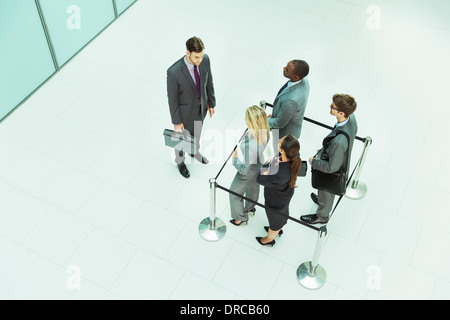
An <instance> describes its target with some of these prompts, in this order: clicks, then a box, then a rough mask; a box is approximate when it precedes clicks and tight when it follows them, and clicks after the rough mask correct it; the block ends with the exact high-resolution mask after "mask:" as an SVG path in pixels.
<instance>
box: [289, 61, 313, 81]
mask: <svg viewBox="0 0 450 320" xmlns="http://www.w3.org/2000/svg"><path fill="white" fill-rule="evenodd" d="M292 64H293V65H294V67H295V69H294V74H295V75H296V76H298V77H299V78H300V79H303V78H304V77H306V76H307V75H308V74H309V65H308V63H307V62H306V61H303V60H292Z"/></svg>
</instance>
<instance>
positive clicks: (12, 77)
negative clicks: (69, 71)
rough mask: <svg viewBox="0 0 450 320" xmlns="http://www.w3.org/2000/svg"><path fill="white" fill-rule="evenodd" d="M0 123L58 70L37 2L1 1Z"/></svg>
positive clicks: (25, 0) (20, 0) (28, 0)
mask: <svg viewBox="0 0 450 320" xmlns="http://www.w3.org/2000/svg"><path fill="white" fill-rule="evenodd" d="M0 48H1V50H0V119H3V118H4V117H5V116H6V115H7V114H8V113H9V112H10V111H11V110H12V109H14V108H15V107H16V106H17V105H19V104H20V103H21V102H22V101H23V100H24V99H25V98H26V97H27V96H29V95H30V94H31V93H32V92H33V91H34V90H35V89H36V88H37V87H39V86H40V85H41V84H42V83H43V82H44V81H45V80H47V79H48V78H49V77H50V76H51V75H52V74H53V73H54V72H55V71H56V70H55V66H54V64H53V60H52V57H51V53H50V50H49V47H48V43H47V39H46V37H45V33H44V29H43V27H42V24H41V20H40V18H39V13H38V10H37V7H36V4H35V2H34V1H30V0H9V1H4V0H2V1H0Z"/></svg>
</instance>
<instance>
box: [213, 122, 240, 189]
mask: <svg viewBox="0 0 450 320" xmlns="http://www.w3.org/2000/svg"><path fill="white" fill-rule="evenodd" d="M247 131H248V128H247V129H245V131H244V134H243V135H242V137H241V138H240V139H239V141H238V143H237V144H236V145H235V146H234V149H233V151H231V153H230V155H229V156H228V158H227V160H226V161H225V163H224V164H223V166H222V168H220V170H219V173H218V174H217V175H216V177H215V180H217V178H218V177H219V175H220V174H221V173H222V170H223V168H224V167H225V165H226V164H227V163H228V160H230V158H231V156H232V155H233V153H234V151H235V150H236V149H237V146H238V144H239V142H240V141H241V140H242V138H244V137H245V134H246V133H247Z"/></svg>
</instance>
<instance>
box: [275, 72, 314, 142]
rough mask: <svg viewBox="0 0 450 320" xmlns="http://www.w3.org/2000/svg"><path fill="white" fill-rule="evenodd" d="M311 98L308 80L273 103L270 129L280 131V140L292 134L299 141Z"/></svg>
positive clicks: (292, 88)
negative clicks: (309, 98) (307, 105)
mask: <svg viewBox="0 0 450 320" xmlns="http://www.w3.org/2000/svg"><path fill="white" fill-rule="evenodd" d="M308 96H309V81H308V78H307V77H306V78H303V80H302V82H300V83H298V84H296V85H293V86H292V87H290V88H289V89H285V90H284V91H283V92H281V93H280V94H279V95H278V96H277V97H276V98H275V101H274V102H273V111H272V117H271V118H269V127H270V128H271V129H279V138H280V139H281V138H283V137H284V136H287V135H288V134H292V135H293V136H294V137H296V138H297V139H298V138H300V134H301V131H302V122H303V115H304V114H305V109H306V104H307V102H308Z"/></svg>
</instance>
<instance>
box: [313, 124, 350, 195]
mask: <svg viewBox="0 0 450 320" xmlns="http://www.w3.org/2000/svg"><path fill="white" fill-rule="evenodd" d="M339 134H343V135H345V136H346V137H347V141H348V148H347V151H346V157H345V161H344V164H343V165H342V167H341V168H340V169H339V170H338V171H337V172H331V173H326V172H322V171H320V170H317V169H313V168H312V167H311V184H312V187H313V188H314V189H318V190H322V191H325V192H329V193H332V194H335V195H338V196H342V195H343V194H345V191H346V189H347V177H348V154H349V150H350V137H349V136H348V134H347V133H346V132H344V131H338V132H337V134H336V137H337V136H338V135H339ZM336 137H334V138H336ZM334 138H333V139H334ZM331 141H332V140H330V141H328V144H327V147H328V146H329V145H330V143H331ZM322 149H323V148H322ZM322 149H321V150H322ZM321 150H319V152H320V151H321ZM319 152H317V153H319Z"/></svg>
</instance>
